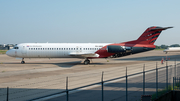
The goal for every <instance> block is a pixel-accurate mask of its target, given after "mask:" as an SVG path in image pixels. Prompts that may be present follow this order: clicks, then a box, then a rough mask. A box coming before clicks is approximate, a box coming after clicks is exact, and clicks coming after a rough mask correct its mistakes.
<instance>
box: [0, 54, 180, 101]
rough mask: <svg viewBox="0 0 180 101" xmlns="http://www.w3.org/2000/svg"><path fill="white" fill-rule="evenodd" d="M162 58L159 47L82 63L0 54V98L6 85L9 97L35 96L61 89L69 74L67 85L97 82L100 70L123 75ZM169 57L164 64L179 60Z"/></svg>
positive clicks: (176, 56) (19, 99) (112, 75)
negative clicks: (87, 63) (19, 58)
mask: <svg viewBox="0 0 180 101" xmlns="http://www.w3.org/2000/svg"><path fill="white" fill-rule="evenodd" d="M162 57H163V58H166V54H165V53H163V52H162V51H149V52H144V53H139V54H135V55H130V56H125V57H120V58H112V59H111V58H108V59H93V60H92V61H91V62H92V63H91V64H90V65H84V64H83V63H82V62H81V61H83V60H82V59H76V58H61V59H25V61H26V64H20V61H21V60H18V59H15V58H11V57H8V56H6V55H0V69H1V72H0V79H1V80H0V99H3V101H5V100H6V96H5V95H6V87H10V91H9V101H24V100H31V99H34V98H37V97H41V96H45V95H49V94H52V93H56V92H60V91H64V90H65V82H66V77H68V78H69V89H72V88H76V87H80V86H84V85H87V84H92V83H95V82H99V81H100V80H101V73H102V71H104V80H108V79H112V78H115V77H121V76H124V75H125V68H126V67H128V75H129V74H133V73H137V72H140V71H142V68H143V65H144V64H145V65H146V70H151V69H154V68H155V65H156V62H157V63H158V66H159V67H161V66H165V64H161V63H160V61H161V59H162ZM167 57H168V58H170V60H169V62H168V65H171V64H174V60H175V59H176V61H177V63H178V62H179V61H180V59H179V57H180V54H179V53H170V54H167Z"/></svg>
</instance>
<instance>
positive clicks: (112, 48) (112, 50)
mask: <svg viewBox="0 0 180 101" xmlns="http://www.w3.org/2000/svg"><path fill="white" fill-rule="evenodd" d="M106 50H107V52H109V53H121V52H126V50H125V49H124V48H123V47H122V46H116V45H109V46H107V49H106Z"/></svg>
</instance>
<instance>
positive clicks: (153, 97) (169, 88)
mask: <svg viewBox="0 0 180 101" xmlns="http://www.w3.org/2000/svg"><path fill="white" fill-rule="evenodd" d="M175 88H177V86H175ZM171 90H173V86H171V85H169V86H168V91H171ZM166 92H167V89H166V88H165V89H163V90H158V97H160V96H162V95H163V94H165V93H166ZM155 99H156V93H154V94H153V95H152V100H155Z"/></svg>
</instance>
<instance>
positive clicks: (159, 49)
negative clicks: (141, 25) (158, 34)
mask: <svg viewBox="0 0 180 101" xmlns="http://www.w3.org/2000/svg"><path fill="white" fill-rule="evenodd" d="M154 50H162V51H163V50H165V49H154Z"/></svg>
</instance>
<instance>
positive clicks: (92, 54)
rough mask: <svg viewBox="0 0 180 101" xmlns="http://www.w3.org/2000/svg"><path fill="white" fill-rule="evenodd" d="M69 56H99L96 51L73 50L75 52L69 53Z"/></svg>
mask: <svg viewBox="0 0 180 101" xmlns="http://www.w3.org/2000/svg"><path fill="white" fill-rule="evenodd" d="M69 55H70V56H74V57H83V58H86V57H99V54H96V53H82V52H75V53H70V54H69Z"/></svg>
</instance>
